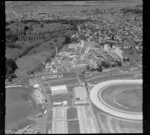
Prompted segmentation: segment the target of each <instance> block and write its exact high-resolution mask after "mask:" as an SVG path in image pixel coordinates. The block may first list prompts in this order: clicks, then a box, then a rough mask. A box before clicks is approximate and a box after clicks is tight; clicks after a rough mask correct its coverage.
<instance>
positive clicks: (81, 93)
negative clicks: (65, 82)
mask: <svg viewBox="0 0 150 135" xmlns="http://www.w3.org/2000/svg"><path fill="white" fill-rule="evenodd" d="M74 93H75V104H87V103H88V102H87V99H88V96H87V92H86V88H85V87H75V88H74Z"/></svg>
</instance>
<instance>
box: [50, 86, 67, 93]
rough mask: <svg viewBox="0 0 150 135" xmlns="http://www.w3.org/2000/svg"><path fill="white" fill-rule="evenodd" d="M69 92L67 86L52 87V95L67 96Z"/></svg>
mask: <svg viewBox="0 0 150 135" xmlns="http://www.w3.org/2000/svg"><path fill="white" fill-rule="evenodd" d="M67 92H68V90H67V86H66V85H59V86H52V87H51V93H52V95H58V94H65V93H67Z"/></svg>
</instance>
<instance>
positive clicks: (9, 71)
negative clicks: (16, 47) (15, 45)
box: [5, 59, 18, 78]
mask: <svg viewBox="0 0 150 135" xmlns="http://www.w3.org/2000/svg"><path fill="white" fill-rule="evenodd" d="M5 68H6V74H5V75H6V78H8V77H13V76H14V75H13V73H14V72H15V70H16V69H17V68H18V67H17V65H16V63H15V61H14V60H13V59H6V62H5Z"/></svg>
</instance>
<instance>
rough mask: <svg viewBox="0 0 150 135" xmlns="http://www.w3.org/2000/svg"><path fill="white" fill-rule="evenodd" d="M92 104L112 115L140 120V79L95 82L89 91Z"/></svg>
mask: <svg viewBox="0 0 150 135" xmlns="http://www.w3.org/2000/svg"><path fill="white" fill-rule="evenodd" d="M90 98H91V100H92V102H93V104H94V105H95V106H96V107H98V108H99V109H100V110H102V111H104V112H106V113H108V114H111V115H113V116H116V117H119V118H123V119H130V120H142V80H140V79H138V80H111V81H106V82H102V83H99V84H97V85H96V86H94V87H93V88H92V90H91V93H90Z"/></svg>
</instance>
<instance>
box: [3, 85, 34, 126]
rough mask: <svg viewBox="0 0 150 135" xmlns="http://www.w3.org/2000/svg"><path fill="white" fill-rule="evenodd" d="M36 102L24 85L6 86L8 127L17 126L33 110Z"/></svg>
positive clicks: (6, 122) (6, 118) (6, 124)
mask: <svg viewBox="0 0 150 135" xmlns="http://www.w3.org/2000/svg"><path fill="white" fill-rule="evenodd" d="M33 105H34V102H33V100H32V98H31V97H30V95H28V93H27V92H26V89H25V88H23V87H11V88H6V115H5V127H6V129H8V128H12V125H13V126H14V125H15V127H16V125H17V124H18V123H20V122H21V121H24V120H25V119H26V118H27V116H28V115H29V114H30V113H31V112H32V108H33Z"/></svg>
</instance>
